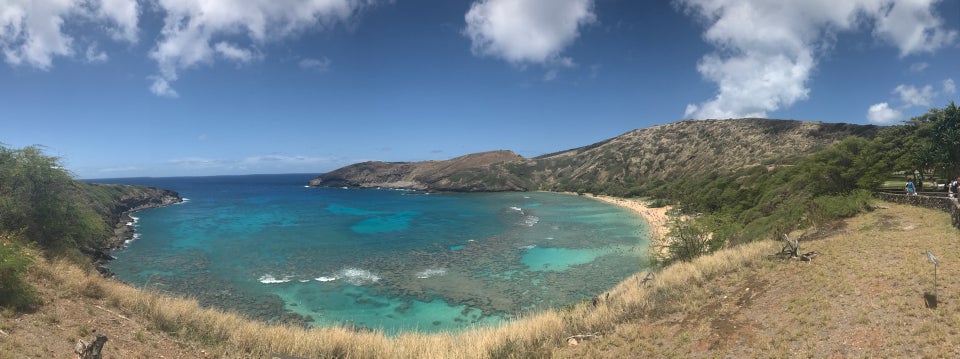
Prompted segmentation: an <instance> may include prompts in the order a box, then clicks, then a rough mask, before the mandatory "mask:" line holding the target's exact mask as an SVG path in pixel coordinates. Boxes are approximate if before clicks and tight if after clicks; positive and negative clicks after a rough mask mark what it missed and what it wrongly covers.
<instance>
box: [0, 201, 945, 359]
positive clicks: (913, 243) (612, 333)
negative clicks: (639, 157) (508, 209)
mask: <svg viewBox="0 0 960 359" xmlns="http://www.w3.org/2000/svg"><path fill="white" fill-rule="evenodd" d="M886 205H887V206H889V207H890V209H885V210H878V211H875V212H873V213H870V214H867V215H864V216H861V217H858V218H855V219H852V220H849V221H847V223H846V226H845V227H844V229H842V230H841V231H839V232H838V233H837V234H835V235H833V236H830V237H828V238H826V239H823V240H817V241H814V242H804V243H803V247H802V248H801V249H802V250H803V251H810V250H816V251H818V252H820V253H822V254H821V256H819V257H817V258H815V259H814V261H813V262H800V261H795V260H788V261H778V260H774V259H770V257H769V254H771V253H774V252H776V251H777V250H779V243H775V242H772V241H764V242H757V243H752V244H748V245H744V246H739V247H736V248H732V249H727V250H722V251H720V252H718V253H716V254H714V255H711V256H708V257H702V258H699V259H697V260H695V261H693V262H689V263H678V264H675V265H673V266H670V267H667V268H665V269H663V270H662V271H660V272H659V273H657V274H656V276H655V278H654V279H653V280H651V281H649V282H648V283H645V284H641V279H642V278H644V277H645V275H646V273H638V274H636V275H634V276H632V277H630V278H628V279H626V280H624V281H623V282H622V283H620V284H619V285H617V286H616V287H614V288H612V289H611V290H609V291H608V292H607V293H604V294H603V295H601V296H600V299H601V300H600V301H599V302H598V303H597V305H596V306H595V305H594V304H593V303H589V302H585V303H581V304H579V305H575V306H572V307H569V308H563V309H558V310H553V311H547V312H542V313H531V314H528V315H526V316H525V317H524V318H521V319H519V320H514V321H511V322H507V323H504V324H502V325H500V326H497V327H478V328H474V329H471V330H467V331H463V332H459V333H441V334H422V333H407V334H401V335H398V336H393V337H391V336H386V335H384V334H382V333H377V332H373V333H370V332H354V331H351V330H348V329H345V328H324V329H303V328H299V327H284V326H275V325H268V324H265V323H261V322H257V321H250V320H247V319H244V318H243V317H241V316H239V315H236V314H231V313H224V312H222V311H219V310H215V309H209V308H202V307H200V306H199V305H198V304H197V302H196V301H193V300H189V299H179V298H172V297H169V296H166V295H163V294H161V293H157V292H152V291H144V290H137V289H135V288H132V287H130V286H127V285H125V284H122V283H119V282H116V281H113V280H108V279H103V278H100V277H99V276H98V275H97V274H96V273H85V272H83V271H82V270H80V269H78V268H76V267H73V266H70V265H67V264H63V263H53V264H51V263H44V262H43V261H42V260H41V261H39V262H41V264H40V265H37V266H35V268H34V270H33V273H32V278H33V280H34V281H38V282H44V283H46V285H47V286H48V287H51V288H54V290H53V291H52V292H53V293H54V294H52V296H54V297H62V298H71V297H84V298H89V299H90V300H96V301H97V303H102V305H103V307H104V308H103V310H104V311H109V312H110V313H113V314H115V315H118V316H119V315H122V316H123V317H124V318H130V319H131V320H132V321H134V322H139V323H145V325H146V327H145V328H146V330H147V331H149V333H153V332H157V333H165V334H164V335H166V336H169V337H172V338H176V339H177V340H180V341H184V342H186V344H184V343H181V344H178V345H179V346H180V347H182V348H188V349H190V350H192V351H191V353H199V351H197V350H199V348H202V349H203V350H204V351H205V353H206V354H208V355H210V356H213V357H266V356H268V355H269V354H283V355H289V356H295V357H303V358H326V357H341V358H485V357H489V358H510V357H516V358H527V357H625V356H626V357H636V356H642V357H792V356H796V355H801V356H814V357H825V356H836V355H838V356H880V357H887V356H912V357H922V356H930V357H957V356H960V347H958V345H957V344H955V343H960V310H958V309H960V299H955V298H956V295H957V294H956V293H960V266H957V265H953V264H952V263H960V236H958V233H960V232H958V231H957V230H956V229H954V228H952V227H950V226H949V219H948V218H947V217H946V215H944V214H942V213H939V212H935V211H930V210H923V209H918V208H912V207H905V206H899V205H893V204H886ZM927 248H929V249H931V250H932V251H934V252H935V253H937V254H938V255H939V256H940V260H941V262H942V263H944V265H943V266H942V267H941V268H940V273H939V274H940V277H939V278H940V283H939V284H940V286H939V290H940V301H941V302H940V308H939V309H936V310H931V309H927V308H925V307H924V306H923V300H922V294H923V292H924V291H925V290H928V289H931V288H932V283H931V278H930V277H932V266H931V265H930V264H929V263H927V262H926V260H927V259H926V257H925V256H924V255H923V253H924V250H925V249H927ZM98 308H99V307H98ZM47 310H51V313H53V312H52V311H53V310H55V308H45V309H43V311H47ZM97 312H98V311H97ZM98 313H99V312H98ZM54 314H55V313H54ZM40 318H42V317H40ZM41 320H42V319H41ZM0 324H3V323H0ZM51 325H56V324H51ZM85 330H86V329H85V327H78V328H76V329H73V331H72V332H71V333H75V334H74V336H82V335H80V334H82V333H84V332H85ZM149 333H148V334H149ZM577 334H597V336H595V337H593V338H591V340H586V341H582V342H580V343H579V345H577V346H575V347H571V346H568V343H567V340H566V339H567V338H568V337H570V336H573V335H577ZM137 338H138V341H142V340H139V338H140V334H139V333H138V335H137ZM127 343H129V344H127V345H137V343H136V342H134V341H132V340H131V341H128V342H127ZM191 343H192V344H191ZM144 345H146V344H144ZM108 347H109V344H108ZM191 348H192V349H191ZM128 350H130V349H128ZM0 357H3V356H0Z"/></svg>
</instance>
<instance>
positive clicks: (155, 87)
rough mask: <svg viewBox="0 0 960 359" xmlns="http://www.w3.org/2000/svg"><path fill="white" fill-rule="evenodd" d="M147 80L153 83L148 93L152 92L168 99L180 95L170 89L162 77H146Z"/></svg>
mask: <svg viewBox="0 0 960 359" xmlns="http://www.w3.org/2000/svg"><path fill="white" fill-rule="evenodd" d="M147 79H148V80H151V81H153V83H152V84H150V92H152V93H153V94H154V95H157V96H161V97H169V98H177V97H180V94H178V93H177V91H176V90H174V89H173V88H172V87H170V84H169V83H168V82H167V80H166V79H164V78H163V77H160V76H148V77H147Z"/></svg>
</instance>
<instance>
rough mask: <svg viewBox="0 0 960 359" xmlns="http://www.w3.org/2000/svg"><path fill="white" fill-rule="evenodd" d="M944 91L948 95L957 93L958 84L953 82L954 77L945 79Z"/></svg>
mask: <svg viewBox="0 0 960 359" xmlns="http://www.w3.org/2000/svg"><path fill="white" fill-rule="evenodd" d="M943 93H945V94H947V95H953V94H955V93H957V84H955V83H953V79H946V80H943Z"/></svg>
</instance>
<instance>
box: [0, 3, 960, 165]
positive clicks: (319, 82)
mask: <svg viewBox="0 0 960 359" xmlns="http://www.w3.org/2000/svg"><path fill="white" fill-rule="evenodd" d="M958 30H960V1H955V0H946V1H936V0H913V1H893V0H846V1H836V0H809V1H786V2H781V1H764V0H674V1H633V0H460V1H455V0H443V1H441V0H435V1H427V0H422V1H420V0H394V1H386V0H287V1H273V0H219V1H204V0H140V1H137V0H62V1H39V2H38V1H33V0H0V50H2V51H0V57H2V59H3V64H0V142H2V143H4V144H6V145H7V146H10V147H23V146H27V145H33V144H41V145H44V146H46V147H47V151H48V153H49V154H51V155H56V156H60V157H62V159H63V162H64V165H65V166H66V167H67V168H68V169H69V170H71V171H72V172H73V173H75V174H76V175H77V176H78V177H81V178H108V177H133V176H182V175H219V174H247V173H293V172H308V173H320V172H325V171H329V170H332V169H335V168H337V167H340V166H343V165H347V164H350V163H355V162H359V161H365V160H383V161H419V160H434V159H436V160H439V159H447V158H452V157H456V156H460V155H463V154H467V153H473V152H480V151H488V150H497V149H509V150H514V151H516V152H517V153H519V154H521V155H524V156H527V157H532V156H537V155H540V154H544V153H550V152H554V151H559V150H564V149H569V148H574V147H579V146H585V145H589V144H591V143H594V142H597V141H601V140H604V139H607V138H610V137H614V136H617V135H620V134H622V133H624V132H627V131H630V130H632V129H636V128H645V127H650V126H655V125H659V124H665V123H670V122H675V121H679V120H682V119H688V118H696V119H705V118H738V117H748V116H757V117H770V118H782V119H799V120H810V121H825V122H849V123H862V124H866V123H876V124H896V123H899V121H902V120H904V119H908V118H910V117H913V116H916V115H919V114H922V113H924V112H926V111H927V110H928V109H930V108H932V107H943V106H945V105H946V104H947V103H949V101H951V100H954V101H955V100H956V99H957V98H958V96H957V93H956V81H960V61H958V60H960V35H958Z"/></svg>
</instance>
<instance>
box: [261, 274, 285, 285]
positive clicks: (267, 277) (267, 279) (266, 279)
mask: <svg viewBox="0 0 960 359" xmlns="http://www.w3.org/2000/svg"><path fill="white" fill-rule="evenodd" d="M259 280H260V283H263V284H276V283H286V282H289V281H290V280H291V279H290V276H284V277H283V278H282V279H277V278H276V277H274V276H273V275H272V274H264V275H262V276H260V279H259Z"/></svg>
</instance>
